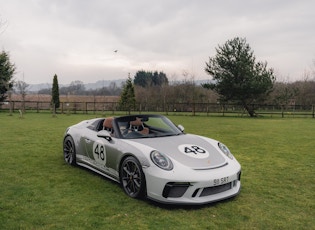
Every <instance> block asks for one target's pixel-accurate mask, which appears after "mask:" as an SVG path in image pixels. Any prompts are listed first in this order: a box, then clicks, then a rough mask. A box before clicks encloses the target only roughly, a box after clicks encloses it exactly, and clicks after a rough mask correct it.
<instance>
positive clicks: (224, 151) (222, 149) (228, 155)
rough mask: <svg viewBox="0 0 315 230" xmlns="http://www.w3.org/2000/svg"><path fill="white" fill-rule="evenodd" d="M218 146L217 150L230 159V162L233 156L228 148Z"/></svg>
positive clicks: (222, 145)
mask: <svg viewBox="0 0 315 230" xmlns="http://www.w3.org/2000/svg"><path fill="white" fill-rule="evenodd" d="M218 146H219V148H220V149H221V151H222V152H223V153H224V154H225V155H226V156H227V157H228V158H230V159H231V160H233V155H232V153H231V152H230V150H229V148H228V147H226V145H224V144H222V143H220V142H219V143H218Z"/></svg>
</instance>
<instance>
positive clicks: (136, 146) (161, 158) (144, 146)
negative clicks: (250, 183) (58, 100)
mask: <svg viewBox="0 0 315 230" xmlns="http://www.w3.org/2000/svg"><path fill="white" fill-rule="evenodd" d="M63 152H64V159H65V161H66V163H68V164H70V165H79V166H82V167H85V168H88V169H90V170H93V171H94V172H96V173H99V174H101V175H103V176H105V177H108V178H110V179H112V180H114V181H117V182H118V183H120V184H121V186H122V188H123V190H124V192H125V193H126V194H127V195H128V196H130V197H133V198H141V197H147V198H149V199H152V200H155V201H158V202H162V203H172V204H205V203H210V202H214V201H219V200H223V199H227V198H230V197H233V196H236V195H237V194H238V193H239V191H240V188H241V182H240V178H241V166H240V164H239V163H238V162H237V160H236V159H235V157H234V156H233V155H232V154H231V152H230V150H229V149H228V148H227V147H226V146H225V145H224V144H222V143H221V142H218V141H216V140H213V139H210V138H207V137H202V136H197V135H193V134H186V133H184V128H183V126H181V125H179V126H176V125H174V124H173V123H172V122H171V121H170V120H169V119H168V118H167V117H165V116H160V115H131V116H121V117H108V118H96V119H91V120H85V121H82V122H80V123H78V124H76V125H73V126H70V127H69V128H67V129H66V132H65V134H64V139H63Z"/></svg>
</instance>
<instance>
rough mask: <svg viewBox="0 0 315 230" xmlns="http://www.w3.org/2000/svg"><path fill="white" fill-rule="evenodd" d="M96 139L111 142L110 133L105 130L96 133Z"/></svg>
mask: <svg viewBox="0 0 315 230" xmlns="http://www.w3.org/2000/svg"><path fill="white" fill-rule="evenodd" d="M97 136H98V137H101V138H105V139H106V140H108V141H111V140H112V137H111V135H110V133H109V132H108V131H107V130H101V131H99V132H98V133H97Z"/></svg>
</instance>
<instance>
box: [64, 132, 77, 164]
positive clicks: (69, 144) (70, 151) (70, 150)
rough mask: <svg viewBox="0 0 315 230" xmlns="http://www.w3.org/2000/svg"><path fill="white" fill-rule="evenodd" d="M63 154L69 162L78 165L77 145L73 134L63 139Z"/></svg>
mask: <svg viewBox="0 0 315 230" xmlns="http://www.w3.org/2000/svg"><path fill="white" fill-rule="evenodd" d="M63 156H64V160H65V162H66V163H67V164H69V165H76V151H75V145H74V141H73V139H72V137H71V136H67V137H66V138H65V139H64V141H63Z"/></svg>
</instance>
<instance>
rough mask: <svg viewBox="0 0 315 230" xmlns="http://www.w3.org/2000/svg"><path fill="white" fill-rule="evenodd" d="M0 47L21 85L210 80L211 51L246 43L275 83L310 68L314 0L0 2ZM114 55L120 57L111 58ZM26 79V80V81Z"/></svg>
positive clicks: (314, 51) (314, 47)
mask: <svg viewBox="0 0 315 230" xmlns="http://www.w3.org/2000/svg"><path fill="white" fill-rule="evenodd" d="M0 19H1V22H2V26H1V28H0V31H1V33H0V46H1V49H2V50H5V51H7V52H9V54H10V58H11V61H12V62H14V63H15V65H16V67H17V74H16V76H15V79H17V80H24V81H25V82H26V83H29V84H34V83H51V82H52V79H53V76H54V74H57V75H58V81H59V83H62V84H68V83H70V82H72V81H75V80H79V81H82V82H84V83H93V82H96V81H98V80H113V79H125V78H127V77H128V73H130V76H131V77H133V76H134V75H135V73H136V72H137V71H138V70H145V71H155V70H157V71H163V72H164V73H166V74H167V76H168V78H169V79H170V80H180V79H183V78H184V77H183V73H184V72H186V73H188V75H189V76H194V79H196V80H199V79H209V78H210V76H209V75H207V74H206V73H205V71H204V68H205V62H207V61H208V60H209V57H212V56H214V55H215V54H216V51H215V48H217V47H218V45H223V44H224V43H225V42H226V41H227V40H230V39H233V38H235V37H242V38H246V40H247V42H248V43H249V45H250V47H251V48H252V50H253V51H254V54H255V56H256V59H257V60H258V61H267V63H268V67H270V68H274V70H275V72H276V74H277V76H278V79H280V80H290V81H294V80H297V79H303V76H304V73H305V71H309V70H310V69H311V68H314V64H313V61H314V60H315V1H314V0H299V1H297V0H238V1H237V0H189V1H188V0H159V1H156V0H155V1H151V0H132V1H127V0H125V1H122V0H115V1H113V0H112V1H109V0H89V1H87V0H0ZM115 50H118V51H117V52H114V51H115ZM23 75H24V79H23Z"/></svg>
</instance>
